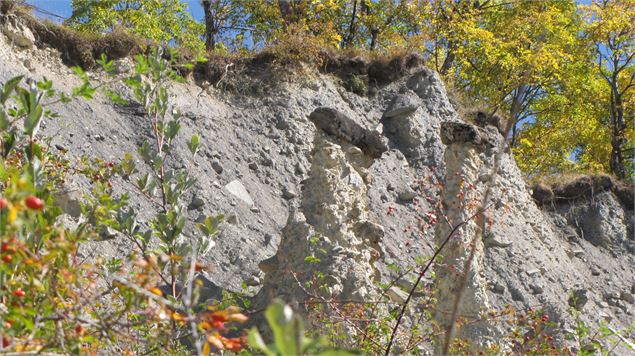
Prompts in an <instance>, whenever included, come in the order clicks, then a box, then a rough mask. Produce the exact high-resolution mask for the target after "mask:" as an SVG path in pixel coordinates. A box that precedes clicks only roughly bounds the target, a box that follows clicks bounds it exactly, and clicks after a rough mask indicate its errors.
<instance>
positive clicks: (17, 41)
mask: <svg viewBox="0 0 635 356" xmlns="http://www.w3.org/2000/svg"><path fill="white" fill-rule="evenodd" d="M1 16H2V18H0V29H2V33H3V34H4V35H5V36H7V38H8V39H9V41H10V42H11V43H13V44H14V45H16V46H18V47H21V48H32V47H33V44H34V43H35V36H33V32H31V30H30V29H29V28H28V27H26V26H25V25H24V24H22V23H21V22H20V21H19V20H18V18H17V17H15V16H10V15H1Z"/></svg>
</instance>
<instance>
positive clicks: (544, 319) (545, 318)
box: [542, 314, 549, 322]
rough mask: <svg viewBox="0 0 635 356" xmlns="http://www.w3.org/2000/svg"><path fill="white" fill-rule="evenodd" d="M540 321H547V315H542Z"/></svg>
mask: <svg viewBox="0 0 635 356" xmlns="http://www.w3.org/2000/svg"><path fill="white" fill-rule="evenodd" d="M542 321H545V322H547V321H549V315H547V314H545V315H543V316H542Z"/></svg>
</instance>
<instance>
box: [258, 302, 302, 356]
mask: <svg viewBox="0 0 635 356" xmlns="http://www.w3.org/2000/svg"><path fill="white" fill-rule="evenodd" d="M265 318H266V319H267V322H268V323H269V326H270V327H271V331H272V332H273V339H274V342H275V345H276V348H277V349H278V352H280V354H282V355H285V356H286V355H289V356H290V355H299V354H300V353H301V350H300V345H299V344H298V341H299V339H300V337H301V336H303V333H304V330H303V328H302V323H301V322H300V321H299V320H297V323H296V322H295V321H296V318H294V315H293V310H292V309H291V307H289V306H288V305H285V304H283V303H281V302H279V301H278V302H274V303H273V304H271V305H270V306H269V307H268V308H267V310H266V311H265Z"/></svg>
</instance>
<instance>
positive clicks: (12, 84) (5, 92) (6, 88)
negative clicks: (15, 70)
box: [0, 75, 24, 104]
mask: <svg viewBox="0 0 635 356" xmlns="http://www.w3.org/2000/svg"><path fill="white" fill-rule="evenodd" d="M22 78H24V76H23V75H19V76H17V77H13V78H11V79H9V80H7V81H6V82H5V83H4V85H3V86H2V87H3V89H2V92H0V104H4V103H5V102H6V101H7V99H9V96H11V93H12V92H13V90H14V89H15V88H16V87H17V86H18V84H20V82H21V81H22Z"/></svg>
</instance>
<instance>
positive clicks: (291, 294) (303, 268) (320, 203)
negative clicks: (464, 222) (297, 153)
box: [258, 131, 384, 303]
mask: <svg viewBox="0 0 635 356" xmlns="http://www.w3.org/2000/svg"><path fill="white" fill-rule="evenodd" d="M329 133H331V132H330V131H329ZM329 133H326V132H323V131H318V132H317V133H316V136H315V140H314V148H313V155H312V160H311V169H310V171H309V172H308V176H309V177H308V178H307V179H306V180H305V181H304V182H303V184H302V193H301V194H302V196H301V205H300V209H297V210H296V209H292V210H291V212H290V213H289V220H288V221H287V225H286V226H285V227H284V229H283V231H282V240H281V241H280V246H279V248H278V253H276V255H275V256H273V257H272V258H270V259H268V260H265V261H263V262H262V263H261V264H260V267H261V269H262V270H263V271H264V272H266V277H265V280H264V286H263V288H262V290H261V291H260V293H259V295H258V297H259V298H261V300H263V301H265V303H266V302H267V301H270V300H272V298H274V297H277V298H281V299H283V300H286V301H288V302H292V301H304V300H306V299H309V298H312V297H315V296H319V297H322V298H326V299H328V300H330V299H332V298H337V299H350V300H359V301H363V300H368V298H371V297H373V296H376V295H377V291H376V289H375V287H374V283H373V282H374V281H375V280H376V278H377V277H378V275H377V271H376V269H375V268H374V266H373V262H374V261H375V260H377V259H378V258H379V257H380V251H381V248H380V247H379V244H380V242H381V240H382V238H383V236H384V229H383V227H382V226H381V225H379V224H377V223H374V222H372V221H370V220H369V215H368V198H367V190H368V188H367V184H368V182H369V181H370V177H369V176H368V172H367V168H368V167H369V166H370V164H371V163H372V161H373V159H372V158H371V157H370V156H367V155H365V154H364V152H363V151H362V150H361V149H360V148H359V147H357V146H356V145H354V144H352V143H351V142H347V141H345V140H342V139H340V138H337V137H334V136H333V135H329Z"/></svg>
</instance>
